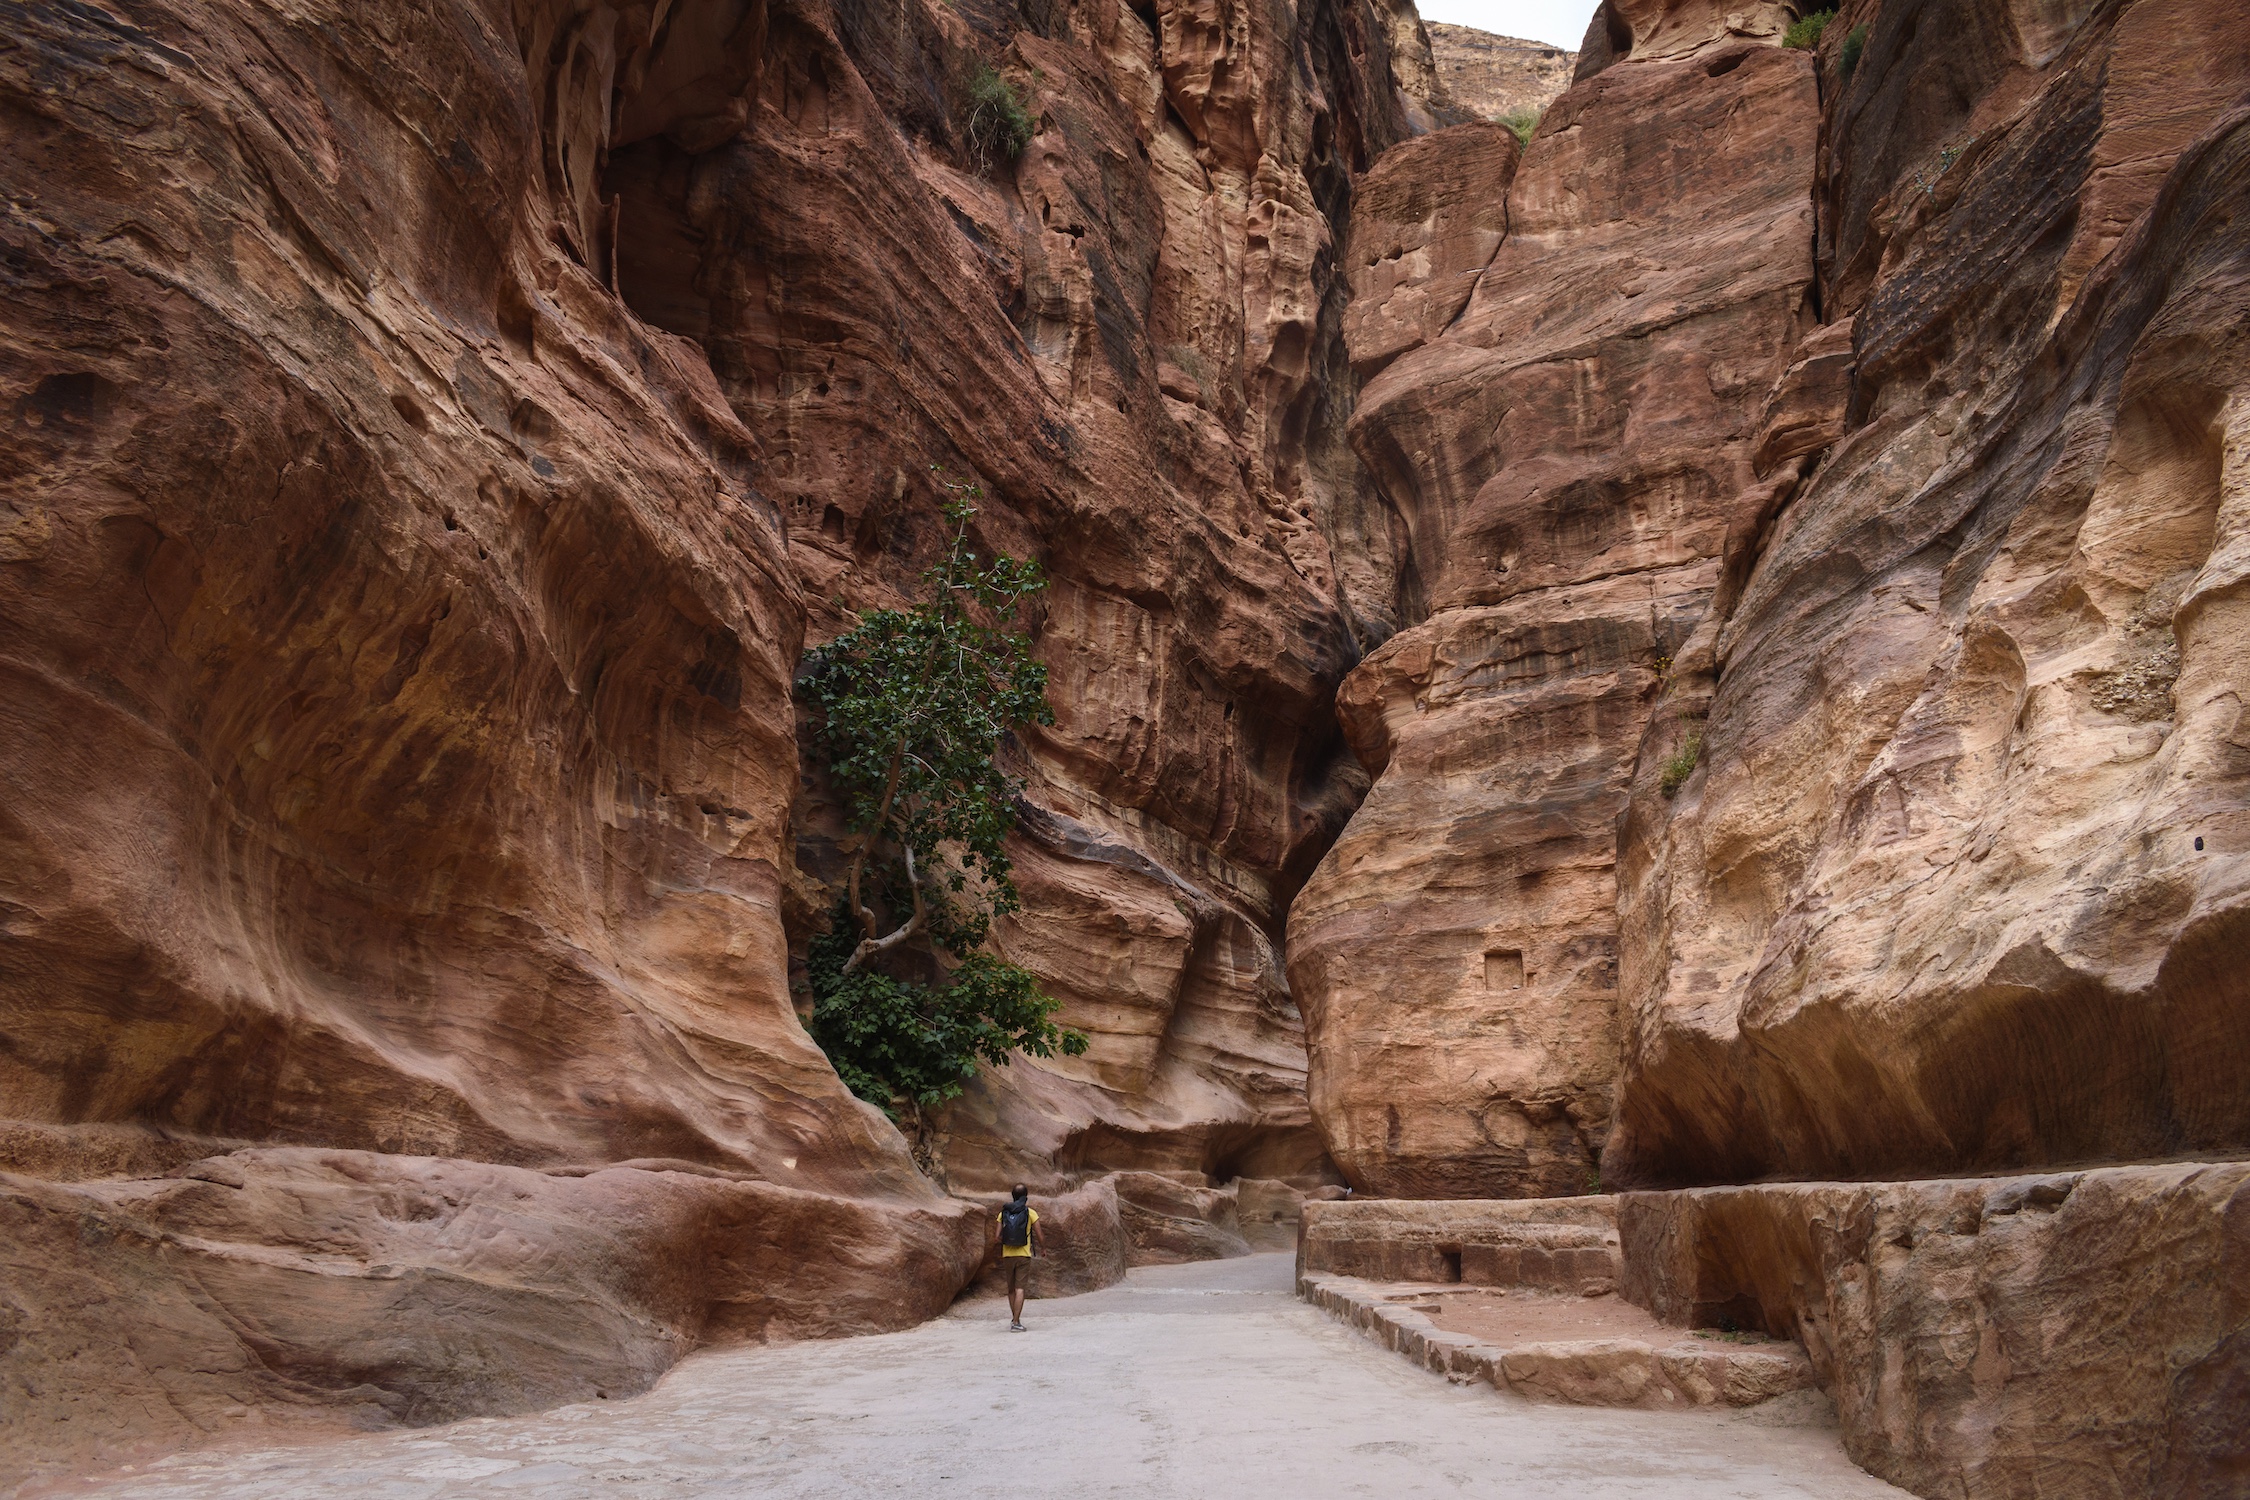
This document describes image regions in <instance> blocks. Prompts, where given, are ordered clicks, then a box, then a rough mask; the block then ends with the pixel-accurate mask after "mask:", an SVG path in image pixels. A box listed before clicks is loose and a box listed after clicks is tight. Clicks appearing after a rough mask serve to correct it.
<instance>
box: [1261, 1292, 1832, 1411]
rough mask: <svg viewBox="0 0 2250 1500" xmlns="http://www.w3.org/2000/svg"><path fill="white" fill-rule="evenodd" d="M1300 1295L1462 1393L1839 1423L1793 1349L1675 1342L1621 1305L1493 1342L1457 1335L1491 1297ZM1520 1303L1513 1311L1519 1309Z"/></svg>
mask: <svg viewBox="0 0 2250 1500" xmlns="http://www.w3.org/2000/svg"><path fill="white" fill-rule="evenodd" d="M1297 1294H1298V1295H1299V1296H1300V1297H1302V1298H1304V1300H1305V1301H1307V1302H1310V1303H1311V1304H1313V1306H1315V1307H1318V1308H1320V1309H1321V1310H1322V1311H1323V1312H1326V1313H1328V1314H1329V1315H1330V1316H1331V1317H1333V1318H1335V1319H1336V1320H1337V1321H1338V1322H1341V1323H1346V1324H1349V1325H1350V1326H1352V1327H1354V1328H1357V1329H1359V1330H1360V1331H1361V1332H1362V1333H1365V1334H1366V1335H1367V1336H1368V1337H1369V1338H1371V1339H1373V1340H1375V1341H1376V1342H1377V1343H1380V1344H1382V1345H1383V1346H1384V1347H1385V1348H1387V1349H1390V1350H1392V1351H1394V1352H1396V1353H1398V1354H1401V1355H1404V1356H1405V1357H1406V1358H1407V1359H1409V1360H1411V1361H1412V1362H1413V1363H1415V1364H1418V1365H1420V1366H1421V1367H1422V1368H1424V1369H1426V1370H1429V1371H1431V1372H1432V1373H1434V1374H1439V1375H1443V1376H1444V1377H1445V1378H1446V1379H1448V1380H1450V1381H1453V1382H1455V1383H1457V1384H1468V1383H1470V1382H1476V1381H1482V1382H1484V1383H1485V1384H1488V1385H1491V1386H1492V1387H1494V1388H1495V1389H1497V1390H1502V1391H1506V1392H1508V1393H1509V1394H1511V1395H1516V1396H1521V1397H1523V1398H1524V1399H1525V1400H1528V1401H1546V1402H1553V1403H1555V1404H1557V1405H1562V1406H1637V1407H1643V1408H1647V1409H1649V1410H1655V1411H1667V1410H1669V1411H1684V1410H1687V1409H1688V1408H1690V1407H1696V1406H1759V1405H1763V1404H1764V1403H1766V1402H1769V1401H1773V1400H1775V1399H1776V1398H1791V1397H1794V1398H1796V1399H1795V1400H1793V1401H1790V1402H1788V1404H1787V1406H1786V1407H1785V1408H1784V1409H1783V1410H1781V1411H1778V1412H1773V1413H1767V1414H1765V1415H1766V1417H1767V1420H1768V1421H1769V1422H1772V1421H1774V1420H1776V1419H1777V1418H1778V1419H1779V1420H1780V1421H1781V1422H1783V1423H1789V1422H1791V1421H1792V1420H1794V1421H1797V1422H1803V1423H1805V1424H1806V1425H1827V1424H1829V1423H1832V1422H1833V1421H1834V1411H1833V1408H1831V1407H1830V1406H1829V1405H1828V1403H1827V1401H1826V1400H1825V1399H1824V1398H1822V1397H1821V1396H1820V1395H1818V1394H1817V1392H1816V1390H1815V1387H1814V1381H1813V1371H1812V1364H1811V1362H1810V1361H1808V1360H1807V1359H1806V1358H1805V1355H1804V1351H1803V1350H1801V1349H1799V1348H1798V1347H1797V1346H1796V1345H1794V1344H1790V1343H1785V1342H1781V1341H1770V1342H1769V1341H1765V1340H1757V1341H1754V1342H1748V1341H1744V1340H1742V1339H1740V1338H1735V1339H1733V1340H1731V1341H1729V1342H1713V1341H1710V1340H1709V1339H1707V1338H1693V1337H1691V1338H1680V1337H1679V1336H1678V1335H1677V1332H1676V1331H1673V1330H1666V1329H1663V1328H1661V1327H1659V1326H1658V1325H1656V1324H1655V1322H1654V1321H1653V1320H1652V1319H1650V1318H1649V1316H1648V1314H1647V1313H1645V1312H1643V1311H1641V1310H1640V1309H1639V1308H1636V1307H1630V1306H1620V1305H1619V1304H1617V1303H1615V1302H1614V1301H1610V1302H1603V1303H1594V1302H1590V1301H1588V1300H1587V1299H1585V1298H1582V1297H1565V1298H1553V1299H1545V1300H1546V1301H1548V1302H1549V1303H1551V1304H1553V1305H1550V1306H1541V1307H1538V1308H1537V1309H1536V1312H1537V1315H1538V1316H1537V1320H1538V1321H1541V1322H1547V1323H1551V1324H1553V1325H1556V1326H1555V1327H1553V1328H1552V1329H1550V1330H1548V1331H1550V1332H1553V1333H1555V1334H1556V1335H1558V1336H1556V1337H1552V1338H1541V1339H1513V1338H1505V1337H1502V1338H1500V1339H1495V1338H1494V1337H1492V1336H1490V1335H1488V1334H1485V1333H1482V1332H1479V1331H1473V1330H1471V1329H1469V1328H1464V1327H1457V1326H1454V1325H1456V1324H1465V1323H1475V1322H1477V1321H1479V1319H1478V1317H1477V1313H1478V1312H1479V1311H1482V1310H1483V1309H1481V1308H1479V1307H1478V1306H1477V1305H1476V1304H1475V1303H1474V1302H1471V1301H1470V1299H1472V1298H1476V1297H1480V1296H1483V1297H1489V1296H1491V1295H1493V1294H1492V1293H1489V1292H1486V1293H1478V1292H1473V1291H1472V1292H1460V1291H1455V1292H1437V1291H1434V1290H1433V1289H1432V1288H1429V1287H1426V1286H1416V1285H1413V1284H1411V1283H1408V1284H1405V1285H1401V1284H1398V1283H1395V1282H1390V1283H1386V1282H1380V1281H1372V1282H1371V1281H1363V1280H1360V1279H1358V1278H1357V1277H1352V1276H1337V1275H1332V1274H1328V1273H1324V1272H1318V1271H1307V1272H1304V1273H1303V1274H1301V1275H1300V1276H1299V1277H1298V1281H1297ZM1502 1295H1505V1294H1502ZM1523 1300H1524V1299H1523V1298H1521V1297H1520V1296H1518V1297H1517V1298H1515V1299H1514V1301H1515V1302H1516V1303H1517V1304H1519V1305H1520V1304H1521V1302H1522V1301H1523ZM1620 1314H1623V1315H1624V1316H1620ZM1526 1321H1530V1320H1526ZM1574 1322H1577V1323H1580V1324H1583V1325H1588V1326H1589V1327H1600V1326H1606V1325H1611V1324H1617V1323H1626V1324H1628V1325H1629V1326H1630V1325H1639V1326H1638V1328H1637V1329H1636V1332H1637V1333H1639V1334H1641V1335H1643V1336H1638V1337H1635V1336H1625V1337H1620V1336H1616V1335H1614V1334H1611V1335H1607V1336H1604V1335H1600V1334H1597V1333H1591V1332H1587V1331H1585V1330H1584V1329H1575V1328H1573V1327H1572V1324H1573V1323H1574Z"/></svg>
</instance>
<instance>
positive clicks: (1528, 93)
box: [1426, 21, 1578, 120]
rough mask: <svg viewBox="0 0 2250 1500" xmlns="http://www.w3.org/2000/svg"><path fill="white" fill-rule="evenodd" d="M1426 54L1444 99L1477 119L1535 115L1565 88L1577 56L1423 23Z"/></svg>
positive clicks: (1469, 29) (1544, 45)
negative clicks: (1426, 33) (1434, 67)
mask: <svg viewBox="0 0 2250 1500" xmlns="http://www.w3.org/2000/svg"><path fill="white" fill-rule="evenodd" d="M1426 29H1427V30H1428V31H1429V34H1430V56H1431V58H1432V60H1433V61H1435V62H1436V64H1437V76H1438V81H1439V82H1440V83H1441V84H1443V85H1444V87H1445V97H1446V100H1447V101H1448V102H1449V103H1451V104H1453V105H1455V106H1457V107H1459V108H1461V109H1465V110H1467V111H1468V112H1469V113H1470V114H1472V115H1476V116H1478V117H1479V118H1481V119H1486V120H1500V119H1506V118H1507V117H1508V116H1510V115H1524V114H1532V115H1536V114H1538V113H1539V111H1541V110H1543V109H1545V108H1546V107H1547V106H1548V105H1550V104H1552V103H1554V102H1555V96H1556V95H1557V94H1560V93H1561V92H1562V91H1563V90H1564V89H1566V88H1569V87H1570V77H1571V73H1572V72H1573V71H1574V70H1575V69H1576V67H1577V65H1578V54H1577V53H1575V52H1571V51H1567V50H1565V49H1564V48H1561V47H1551V46H1549V45H1548V44H1547V43H1545V42H1527V41H1525V40H1524V39H1523V38H1521V37H1513V36H1494V35H1493V34H1492V33H1491V32H1489V31H1478V30H1476V29H1475V28H1474V27H1469V26H1448V25H1446V24H1444V23H1443V22H1440V21H1431V22H1429V23H1427V28H1426Z"/></svg>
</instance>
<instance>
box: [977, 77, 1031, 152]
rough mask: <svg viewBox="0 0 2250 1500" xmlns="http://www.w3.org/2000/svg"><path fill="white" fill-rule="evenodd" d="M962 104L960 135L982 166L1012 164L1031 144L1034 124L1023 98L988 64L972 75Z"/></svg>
mask: <svg viewBox="0 0 2250 1500" xmlns="http://www.w3.org/2000/svg"><path fill="white" fill-rule="evenodd" d="M964 92H965V94H966V98H965V100H964V102H963V105H962V119H961V133H962V134H963V135H965V136H966V137H968V141H969V151H970V153H971V154H972V155H973V156H975V157H976V159H977V162H978V164H979V165H980V166H992V165H994V164H995V163H998V162H1012V161H1014V160H1015V159H1016V158H1017V157H1019V156H1021V155H1023V148H1024V147H1026V146H1028V145H1030V144H1031V135H1032V131H1033V128H1034V126H1033V122H1032V118H1031V111H1030V110H1028V109H1026V108H1024V104H1023V99H1022V97H1021V96H1020V95H1018V94H1017V93H1016V91H1015V90H1014V89H1013V88H1011V87H1009V86H1008V80H1007V79H1005V78H1002V77H1001V76H1000V75H999V74H998V73H996V72H994V71H993V70H992V68H991V67H990V66H989V65H982V66H979V67H978V69H977V70H976V72H974V73H972V74H971V75H970V76H969V83H968V87H967V89H966V90H965V91H964Z"/></svg>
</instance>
